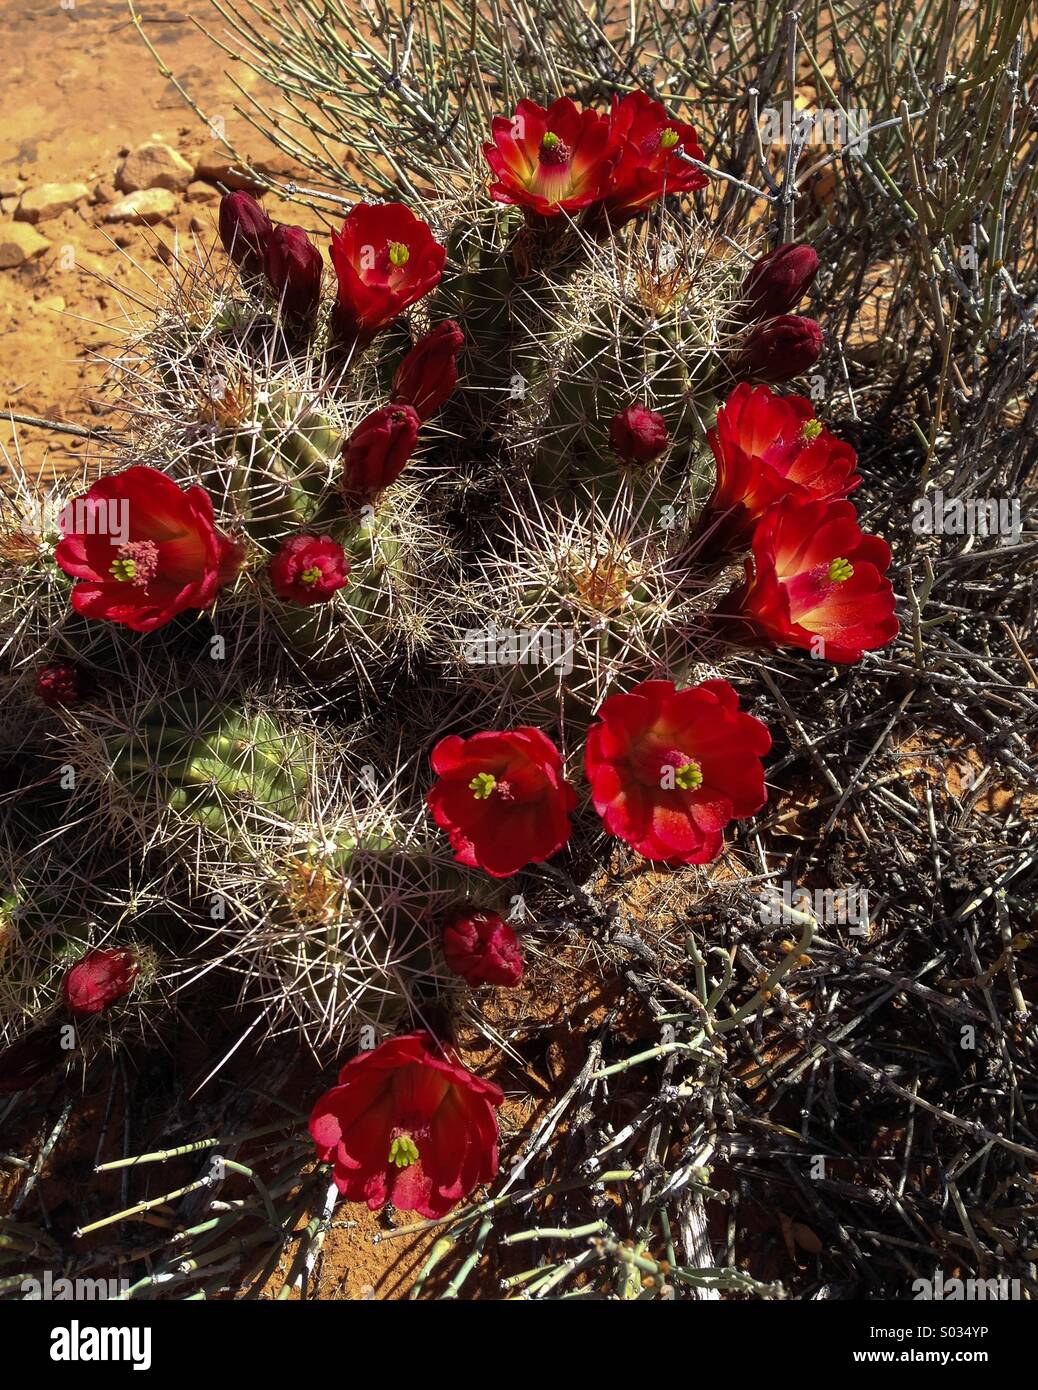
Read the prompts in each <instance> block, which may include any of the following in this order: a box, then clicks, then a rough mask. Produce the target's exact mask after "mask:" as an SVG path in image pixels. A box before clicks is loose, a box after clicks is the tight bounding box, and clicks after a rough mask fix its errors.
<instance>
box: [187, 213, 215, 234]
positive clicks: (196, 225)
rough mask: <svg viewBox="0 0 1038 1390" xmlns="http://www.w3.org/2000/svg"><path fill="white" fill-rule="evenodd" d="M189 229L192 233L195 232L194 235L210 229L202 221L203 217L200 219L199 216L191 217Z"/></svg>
mask: <svg viewBox="0 0 1038 1390" xmlns="http://www.w3.org/2000/svg"><path fill="white" fill-rule="evenodd" d="M191 230H192V231H193V232H194V233H196V235H201V233H203V232H207V231H210V230H211V228H209V227H207V226H206V224H205V222H204V221H203V219H202V218H201V217H192V219H191Z"/></svg>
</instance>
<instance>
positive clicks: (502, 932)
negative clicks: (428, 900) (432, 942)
mask: <svg viewBox="0 0 1038 1390" xmlns="http://www.w3.org/2000/svg"><path fill="white" fill-rule="evenodd" d="M443 955H444V959H445V960H446V962H447V964H448V965H449V966H450V968H451V969H452V970H453V971H454V973H455V974H456V975H460V976H461V978H462V979H463V980H466V981H467V982H468V983H469V984H470V985H506V986H508V987H511V986H514V985H517V984H518V983H519V981H520V980H521V979H522V978H523V949H522V947H521V946H520V945H519V938H518V937H517V936H516V934H515V932H514V931H513V930H512V928H511V927H510V926H509V925H508V923H507V922H506V921H505V920H504V919H503V918H502V917H499V916H498V914H497V913H496V912H482V911H480V910H479V909H477V908H471V907H459V908H457V909H456V910H455V911H454V912H452V913H451V914H450V916H449V917H448V918H447V919H446V921H445V922H444V924H443Z"/></svg>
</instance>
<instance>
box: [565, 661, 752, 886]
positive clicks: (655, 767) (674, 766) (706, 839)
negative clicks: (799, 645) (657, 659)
mask: <svg viewBox="0 0 1038 1390" xmlns="http://www.w3.org/2000/svg"><path fill="white" fill-rule="evenodd" d="M598 718H599V720H600V723H598V724H595V725H594V726H593V727H592V728H591V730H590V731H589V733H588V737H587V746H586V748H585V755H584V763H585V767H586V770H587V775H588V780H589V781H590V783H591V797H592V800H593V801H594V804H595V810H596V811H597V812H598V814H599V815H600V816H601V817H602V820H603V822H604V824H605V827H606V829H607V830H608V831H609V833H610V834H611V835H616V836H617V837H618V838H619V839H621V840H626V842H627V843H628V844H629V845H631V846H632V848H634V849H635V850H637V851H638V853H639V854H641V855H644V857H645V858H646V859H656V860H662V861H663V862H665V863H668V864H705V863H707V862H709V861H710V860H711V859H715V858H716V857H717V855H718V854H720V852H721V848H722V845H723V832H724V828H725V826H726V825H727V824H728V823H729V822H730V821H732V820H741V819H743V818H744V817H746V816H752V815H753V814H754V812H755V811H759V810H760V808H761V807H762V806H763V805H764V802H765V801H766V799H767V793H766V791H765V788H764V768H763V766H762V764H761V758H762V757H763V756H764V754H765V753H767V752H768V750H769V749H770V747H771V736H770V734H769V733H768V730H767V728H766V726H765V725H764V724H762V723H761V722H760V720H759V719H754V718H753V717H752V715H749V714H745V713H743V712H741V711H740V709H739V698H738V696H737V695H736V693H735V691H734V690H733V689H732V687H731V686H730V685H729V684H728V682H727V681H723V680H711V681H704V682H703V683H702V684H701V685H697V686H692V687H691V688H690V689H687V690H678V689H677V687H676V686H675V684H674V682H673V681H665V680H648V681H642V682H641V684H640V685H636V686H635V687H634V689H633V690H630V691H628V692H627V693H626V694H621V695H611V696H610V697H609V698H608V699H607V700H605V701H604V702H603V704H602V707H601V709H600V710H599V711H598Z"/></svg>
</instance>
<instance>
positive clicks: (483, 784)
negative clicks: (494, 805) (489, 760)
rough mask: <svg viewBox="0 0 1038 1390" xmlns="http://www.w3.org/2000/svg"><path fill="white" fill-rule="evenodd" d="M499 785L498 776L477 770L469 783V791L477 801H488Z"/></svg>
mask: <svg viewBox="0 0 1038 1390" xmlns="http://www.w3.org/2000/svg"><path fill="white" fill-rule="evenodd" d="M496 786H497V778H496V777H494V776H493V775H492V774H491V773H489V772H477V773H476V775H475V777H473V779H472V781H471V782H470V783H469V791H470V792H471V793H472V795H473V796H474V797H475V798H476V800H477V801H486V799H487V797H488V796H489V795H490V793H491V792H492V791H493V790H494V788H495V787H496Z"/></svg>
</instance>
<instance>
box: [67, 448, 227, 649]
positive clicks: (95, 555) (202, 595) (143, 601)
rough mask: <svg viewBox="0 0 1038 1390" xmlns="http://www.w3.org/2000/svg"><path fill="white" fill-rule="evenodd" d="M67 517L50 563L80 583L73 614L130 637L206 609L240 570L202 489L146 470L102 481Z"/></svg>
mask: <svg viewBox="0 0 1038 1390" xmlns="http://www.w3.org/2000/svg"><path fill="white" fill-rule="evenodd" d="M66 516H67V517H68V518H70V519H71V524H68V523H67V524H66V525H65V526H64V527H63V539H62V540H61V541H59V543H58V546H57V549H56V550H55V552H54V558H55V560H57V562H58V564H59V565H60V566H61V568H62V569H63V570H64V571H65V573H66V574H69V575H71V576H72V578H73V579H78V580H80V581H81V582H80V583H78V584H76V585H75V586H74V587H73V590H72V607H73V608H74V609H75V611H76V612H77V613H82V614H83V616H84V617H87V618H106V619H108V621H109V622H113V623H122V624H123V625H124V626H125V627H128V628H131V629H132V630H133V631H134V632H153V631H154V630H155V629H156V628H157V627H162V626H163V624H164V623H168V622H169V620H170V619H171V618H173V617H175V616H176V614H178V613H183V612H184V611H185V610H186V609H189V608H208V607H209V605H210V604H211V603H212V602H213V600H214V599H215V598H216V595H217V593H218V591H219V590H220V588H221V587H222V586H223V585H224V584H226V583H228V581H229V580H231V579H233V578H234V576H235V574H236V573H237V571H238V568H239V565H240V564H241V551H240V548H239V546H238V545H237V544H236V543H235V542H234V541H232V540H230V539H229V537H227V536H225V535H223V534H222V533H221V532H220V531H218V530H217V529H216V526H215V524H214V522H213V504H212V501H211V499H210V497H209V494H208V493H207V492H206V491H205V489H204V488H200V487H189V488H186V489H185V488H181V487H180V486H179V485H178V484H177V483H175V482H174V481H173V479H172V478H170V477H167V475H166V474H165V473H160V472H159V471H158V469H156V468H149V467H147V465H145V464H134V466H133V467H132V468H127V469H125V470H124V471H123V472H122V473H111V474H108V475H106V476H105V477H103V478H99V479H98V481H97V482H96V483H94V485H93V486H92V487H91V488H90V490H89V492H87V493H86V495H85V496H84V497H80V498H77V499H76V500H75V502H73V503H71V504H70V505H69V507H68V508H66Z"/></svg>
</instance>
